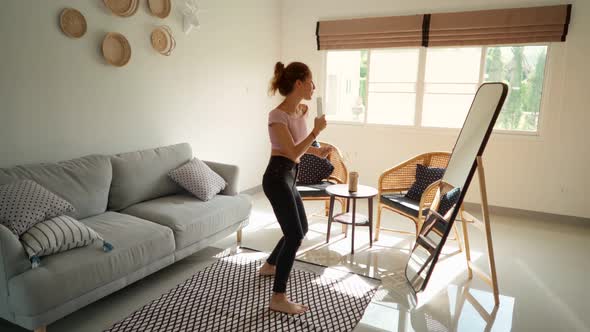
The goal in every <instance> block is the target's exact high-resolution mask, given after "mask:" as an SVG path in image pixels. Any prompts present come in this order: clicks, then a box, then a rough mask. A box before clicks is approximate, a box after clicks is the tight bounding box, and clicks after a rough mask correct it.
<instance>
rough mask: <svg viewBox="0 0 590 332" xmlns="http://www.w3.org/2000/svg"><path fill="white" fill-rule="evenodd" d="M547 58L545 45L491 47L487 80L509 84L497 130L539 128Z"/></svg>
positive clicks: (487, 66)
mask: <svg viewBox="0 0 590 332" xmlns="http://www.w3.org/2000/svg"><path fill="white" fill-rule="evenodd" d="M546 59H547V46H545V45H542V46H536V45H535V46H533V45H525V46H501V47H489V48H488V51H487V53H486V62H485V74H484V80H485V81H486V82H506V83H508V86H509V92H508V97H507V99H506V102H505V103H504V106H503V108H502V111H501V113H500V116H499V117H498V120H497V121H496V125H495V128H496V129H506V130H522V131H537V129H538V121H539V110H540V106H541V95H542V93H543V82H544V79H545V77H544V74H545V61H546Z"/></svg>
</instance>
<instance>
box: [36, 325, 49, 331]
mask: <svg viewBox="0 0 590 332" xmlns="http://www.w3.org/2000/svg"><path fill="white" fill-rule="evenodd" d="M35 332H47V327H46V326H41V327H38V328H36V329H35Z"/></svg>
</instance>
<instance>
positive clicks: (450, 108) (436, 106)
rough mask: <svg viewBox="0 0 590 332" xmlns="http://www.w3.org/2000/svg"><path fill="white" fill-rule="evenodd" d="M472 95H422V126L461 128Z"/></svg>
mask: <svg viewBox="0 0 590 332" xmlns="http://www.w3.org/2000/svg"><path fill="white" fill-rule="evenodd" d="M473 97H474V94H431V93H425V94H424V107H423V112H422V125H423V126H425V127H444V128H461V127H462V126H463V122H465V118H466V117H467V113H468V112H469V108H470V107H471V102H472V101H473Z"/></svg>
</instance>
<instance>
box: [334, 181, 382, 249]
mask: <svg viewBox="0 0 590 332" xmlns="http://www.w3.org/2000/svg"><path fill="white" fill-rule="evenodd" d="M326 192H327V193H328V194H329V195H330V212H329V213H328V235H327V236H326V243H328V242H330V227H331V226H332V222H333V221H335V222H339V223H341V224H345V225H352V237H351V238H352V247H351V254H354V228H355V226H368V227H369V246H370V247H372V246H373V197H375V196H377V193H378V191H377V189H375V188H373V187H369V186H363V185H358V187H357V191H355V192H350V191H348V184H335V185H332V186H329V187H327V188H326ZM336 197H343V198H346V212H345V213H339V214H337V215H333V213H334V201H335V199H336ZM357 198H363V199H364V198H366V199H368V201H369V211H368V212H369V216H368V217H367V216H364V215H362V214H359V213H357V212H356V200H357ZM351 200H352V212H349V209H350V203H351V202H350V201H351Z"/></svg>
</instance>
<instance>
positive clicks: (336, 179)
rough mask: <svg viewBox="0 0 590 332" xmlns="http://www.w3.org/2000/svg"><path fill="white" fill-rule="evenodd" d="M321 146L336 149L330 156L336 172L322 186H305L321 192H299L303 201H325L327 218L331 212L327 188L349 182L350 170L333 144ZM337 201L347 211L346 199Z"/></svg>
mask: <svg viewBox="0 0 590 332" xmlns="http://www.w3.org/2000/svg"><path fill="white" fill-rule="evenodd" d="M319 143H320V145H321V146H331V147H333V148H334V150H333V152H332V153H330V154H329V155H328V160H330V162H331V163H332V165H334V171H332V174H330V176H329V177H328V178H327V179H325V180H324V181H322V183H321V184H314V185H305V187H311V188H314V189H319V190H313V191H309V190H299V194H300V195H301V199H302V200H303V201H324V202H325V215H326V216H327V215H328V213H329V211H330V195H328V193H327V192H326V187H328V186H330V185H333V184H343V183H347V182H348V170H347V168H346V165H344V161H343V160H342V154H341V153H340V150H339V149H338V148H337V147H335V146H334V145H332V144H329V143H325V142H319ZM336 200H337V201H338V202H340V206H341V207H342V212H345V211H346V199H344V198H339V197H337V198H336Z"/></svg>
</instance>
